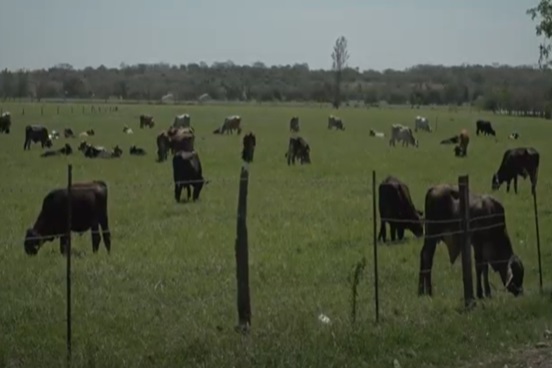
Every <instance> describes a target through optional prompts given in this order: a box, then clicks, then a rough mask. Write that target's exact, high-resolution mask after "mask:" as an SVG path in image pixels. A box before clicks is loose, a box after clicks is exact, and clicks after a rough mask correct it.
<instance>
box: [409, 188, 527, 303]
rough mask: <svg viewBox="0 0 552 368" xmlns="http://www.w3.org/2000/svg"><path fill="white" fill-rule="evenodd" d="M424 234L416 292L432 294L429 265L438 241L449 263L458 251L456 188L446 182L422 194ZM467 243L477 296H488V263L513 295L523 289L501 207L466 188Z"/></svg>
mask: <svg viewBox="0 0 552 368" xmlns="http://www.w3.org/2000/svg"><path fill="white" fill-rule="evenodd" d="M425 216H426V218H425V238H424V245H423V247H422V250H421V252H420V275H419V285H418V294H419V295H423V294H428V295H430V296H431V295H432V286H431V269H432V267H433V256H434V254H435V249H436V246H437V244H438V243H439V241H443V242H444V243H445V244H446V246H447V250H448V254H449V259H450V263H451V265H452V264H454V262H455V260H456V259H457V258H458V255H459V254H460V253H461V251H462V247H463V246H464V245H463V241H462V237H463V234H462V232H461V229H460V225H461V218H462V214H461V213H460V192H459V190H458V187H456V186H451V185H448V184H441V185H435V186H432V187H430V188H429V189H428V191H427V193H426V197H425ZM469 217H470V223H469V228H470V243H471V244H472V245H473V250H474V258H475V270H476V287H477V297H478V298H482V297H483V287H482V285H481V282H482V278H483V283H484V285H483V286H484V291H485V294H486V296H487V297H490V296H491V288H490V286H489V265H490V266H491V268H492V269H493V270H494V271H495V272H498V273H499V274H500V278H501V280H502V283H503V285H504V286H505V287H506V289H507V290H508V291H509V292H511V293H512V294H514V295H516V296H517V295H519V294H521V293H522V292H523V275H524V268H523V263H522V262H521V260H520V259H519V258H518V257H517V256H516V255H515V254H514V252H513V250H512V244H511V242H510V237H509V235H508V231H507V229H506V215H505V212H504V207H503V206H502V204H501V203H500V202H499V201H498V200H497V199H495V198H493V197H492V196H489V195H479V194H476V193H474V192H471V191H470V192H469Z"/></svg>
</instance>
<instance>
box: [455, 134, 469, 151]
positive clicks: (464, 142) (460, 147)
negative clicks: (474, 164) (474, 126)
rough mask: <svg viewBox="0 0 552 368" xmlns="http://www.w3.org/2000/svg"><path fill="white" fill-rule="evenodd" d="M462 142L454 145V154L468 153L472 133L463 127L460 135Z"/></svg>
mask: <svg viewBox="0 0 552 368" xmlns="http://www.w3.org/2000/svg"><path fill="white" fill-rule="evenodd" d="M458 139H459V141H460V144H459V145H458V146H456V147H454V154H455V155H456V156H457V157H465V156H467V155H468V145H469V144H470V135H469V134H468V131H467V130H466V129H462V130H461V131H460V134H459V135H458Z"/></svg>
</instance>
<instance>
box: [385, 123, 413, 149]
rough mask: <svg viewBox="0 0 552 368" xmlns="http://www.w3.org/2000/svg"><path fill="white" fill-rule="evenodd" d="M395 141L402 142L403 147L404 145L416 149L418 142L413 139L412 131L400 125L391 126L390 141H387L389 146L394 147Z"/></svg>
mask: <svg viewBox="0 0 552 368" xmlns="http://www.w3.org/2000/svg"><path fill="white" fill-rule="evenodd" d="M395 141H400V142H402V145H403V147H404V146H405V145H406V146H407V147H408V145H413V146H415V147H418V140H417V139H416V138H414V133H412V129H410V128H409V127H407V126H404V125H401V124H393V125H391V139H390V140H389V145H392V146H393V147H394V146H395Z"/></svg>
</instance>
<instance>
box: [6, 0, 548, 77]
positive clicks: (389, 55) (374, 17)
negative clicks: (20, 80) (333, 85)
mask: <svg viewBox="0 0 552 368" xmlns="http://www.w3.org/2000/svg"><path fill="white" fill-rule="evenodd" d="M536 3H537V0H339V1H338V0H278V1H267V0H157V1H153V0H150V1H146V0H0V68H5V67H7V68H9V69H16V68H42V67H46V68H47V67H50V66H53V65H55V64H57V63H60V62H66V63H70V64H72V65H73V66H75V67H79V68H81V67H85V66H94V67H96V66H99V65H101V64H104V65H106V66H119V64H120V63H121V62H125V63H127V64H134V63H138V62H145V63H150V62H168V63H170V64H187V63H190V62H200V61H205V62H207V63H208V64H211V63H212V62H213V61H225V60H229V59H230V60H232V61H234V62H235V63H239V64H243V63H247V64H250V63H253V62H255V61H263V62H265V63H266V64H268V65H272V64H293V63H295V62H306V63H308V64H309V65H310V66H311V68H325V69H326V68H329V67H330V66H331V59H330V54H331V51H332V46H333V43H334V42H335V39H336V38H337V37H338V36H340V35H344V36H345V37H347V39H348V41H349V50H350V54H351V57H350V60H349V65H350V66H353V67H359V68H361V69H378V70H382V69H385V68H393V69H403V68H405V67H409V66H412V65H414V64H419V63H430V64H445V65H451V64H461V63H463V62H466V63H471V64H474V63H480V64H490V63H493V62H499V63H503V64H513V65H519V64H534V63H536V62H537V59H538V43H539V39H537V37H536V36H535V24H534V22H532V21H531V18H530V17H529V16H527V15H526V14H525V10H526V9H527V8H529V7H532V6H534V5H535V4H536Z"/></svg>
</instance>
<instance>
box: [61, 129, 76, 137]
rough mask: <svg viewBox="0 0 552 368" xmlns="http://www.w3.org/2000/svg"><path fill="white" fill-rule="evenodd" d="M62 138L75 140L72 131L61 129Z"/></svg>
mask: <svg viewBox="0 0 552 368" xmlns="http://www.w3.org/2000/svg"><path fill="white" fill-rule="evenodd" d="M63 136H64V137H65V138H75V133H73V129H71V128H65V129H63Z"/></svg>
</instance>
